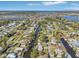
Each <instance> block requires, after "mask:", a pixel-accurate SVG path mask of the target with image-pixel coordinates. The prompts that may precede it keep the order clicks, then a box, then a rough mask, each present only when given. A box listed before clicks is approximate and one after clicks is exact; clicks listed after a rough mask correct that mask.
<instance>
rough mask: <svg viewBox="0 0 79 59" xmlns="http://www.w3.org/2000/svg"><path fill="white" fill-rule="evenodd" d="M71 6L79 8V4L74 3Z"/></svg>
mask: <svg viewBox="0 0 79 59" xmlns="http://www.w3.org/2000/svg"><path fill="white" fill-rule="evenodd" d="M71 5H72V6H76V7H79V4H76V3H72V4H71Z"/></svg>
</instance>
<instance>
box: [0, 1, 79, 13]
mask: <svg viewBox="0 0 79 59" xmlns="http://www.w3.org/2000/svg"><path fill="white" fill-rule="evenodd" d="M0 10H1V11H6V10H20V11H23V10H24V11H64V10H69V11H72V10H79V2H78V1H73V2H72V1H0Z"/></svg>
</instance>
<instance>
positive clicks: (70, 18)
mask: <svg viewBox="0 0 79 59" xmlns="http://www.w3.org/2000/svg"><path fill="white" fill-rule="evenodd" d="M64 18H65V19H68V20H70V21H79V16H74V15H68V16H64Z"/></svg>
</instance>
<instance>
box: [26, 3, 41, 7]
mask: <svg viewBox="0 0 79 59" xmlns="http://www.w3.org/2000/svg"><path fill="white" fill-rule="evenodd" d="M27 5H29V6H35V5H40V4H39V3H28V4H27Z"/></svg>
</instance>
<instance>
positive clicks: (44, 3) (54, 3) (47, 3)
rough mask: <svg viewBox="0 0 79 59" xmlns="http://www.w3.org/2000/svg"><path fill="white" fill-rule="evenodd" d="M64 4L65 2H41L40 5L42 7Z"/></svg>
mask: <svg viewBox="0 0 79 59" xmlns="http://www.w3.org/2000/svg"><path fill="white" fill-rule="evenodd" d="M64 3H66V2H65V1H55V2H51V1H49V2H42V4H43V5H44V6H51V5H56V4H64Z"/></svg>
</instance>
